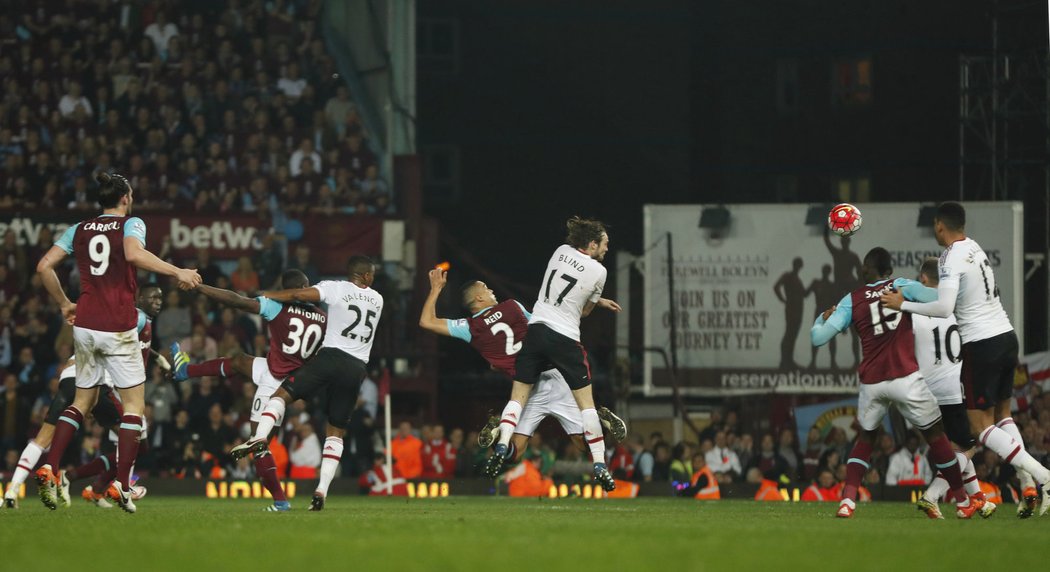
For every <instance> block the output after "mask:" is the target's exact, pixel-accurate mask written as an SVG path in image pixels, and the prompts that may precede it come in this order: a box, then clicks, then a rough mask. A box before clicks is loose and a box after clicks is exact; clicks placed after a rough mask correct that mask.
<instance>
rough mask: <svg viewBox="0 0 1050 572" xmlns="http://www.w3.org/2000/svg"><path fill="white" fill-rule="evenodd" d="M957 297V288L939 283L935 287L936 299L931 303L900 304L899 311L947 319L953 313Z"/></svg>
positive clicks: (907, 302)
mask: <svg viewBox="0 0 1050 572" xmlns="http://www.w3.org/2000/svg"><path fill="white" fill-rule="evenodd" d="M958 296H959V286H958V284H956V285H954V286H953V285H951V284H946V283H944V282H941V283H940V284H938V285H937V299H936V300H934V301H933V302H925V303H922V302H909V301H907V300H906V301H905V302H904V303H903V304H901V310H904V311H905V312H911V313H912V314H922V315H923V316H932V317H934V318H947V317H948V316H950V315H951V314H952V312H954V311H955V301H956V298H958Z"/></svg>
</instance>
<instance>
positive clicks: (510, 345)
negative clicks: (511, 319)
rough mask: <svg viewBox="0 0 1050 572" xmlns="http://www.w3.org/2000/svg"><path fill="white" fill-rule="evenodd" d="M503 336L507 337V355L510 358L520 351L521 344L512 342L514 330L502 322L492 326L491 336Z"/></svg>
mask: <svg viewBox="0 0 1050 572" xmlns="http://www.w3.org/2000/svg"><path fill="white" fill-rule="evenodd" d="M496 334H503V335H505V336H507V355H509V356H512V355H514V354H516V353H518V352H520V351H521V342H515V341H514V330H512V329H510V326H508V325H507V324H504V323H503V322H496V323H495V324H492V335H496Z"/></svg>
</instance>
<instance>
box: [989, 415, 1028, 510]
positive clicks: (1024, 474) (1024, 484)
mask: <svg viewBox="0 0 1050 572" xmlns="http://www.w3.org/2000/svg"><path fill="white" fill-rule="evenodd" d="M995 426H996V427H998V428H1000V429H1002V430H1003V431H1006V432H1007V433H1008V434H1009V435H1010V436H1011V437H1013V439H1014V441H1017V443H1018V444H1019V445H1021V450H1026V449H1025V447H1024V438H1023V437H1021V430H1020V429H1018V428H1017V424H1016V423H1014V418H1013V417H1007V418H1006V419H1003V420H1002V421H1000V422H998V423H996V424H995ZM1017 478H1018V480H1020V481H1021V491H1022V492H1023V491H1024V489H1028V488H1035V481H1034V480H1032V475H1030V474H1028V471H1024V470H1021V469H1018V470H1017Z"/></svg>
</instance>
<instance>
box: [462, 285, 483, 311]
mask: <svg viewBox="0 0 1050 572" xmlns="http://www.w3.org/2000/svg"><path fill="white" fill-rule="evenodd" d="M479 286H481V281H480V280H471V281H469V282H467V283H466V284H464V285H463V287H462V288H460V290H459V299H460V302H461V303H462V304H463V307H464V308H466V309H467V310H469V309H470V307H471V306H472V305H473V304H474V298H475V297H476V296H477V289H478V287H479Z"/></svg>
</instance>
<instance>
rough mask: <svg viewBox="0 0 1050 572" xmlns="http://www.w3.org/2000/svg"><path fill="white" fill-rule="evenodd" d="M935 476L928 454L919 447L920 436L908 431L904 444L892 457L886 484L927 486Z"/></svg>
mask: <svg viewBox="0 0 1050 572" xmlns="http://www.w3.org/2000/svg"><path fill="white" fill-rule="evenodd" d="M932 478H933V471H931V470H930V464H929V462H927V461H926V455H924V454H923V453H922V451H921V450H920V449H919V436H918V435H917V434H916V433H915V432H914V431H910V432H908V436H907V438H906V439H905V440H904V446H903V447H901V449H900V450H899V451H897V452H896V453H894V454H893V456H892V457H890V465H889V469H888V470H887V471H886V484H887V485H890V486H925V485H926V484H927V483H929V482H930V479H932Z"/></svg>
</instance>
